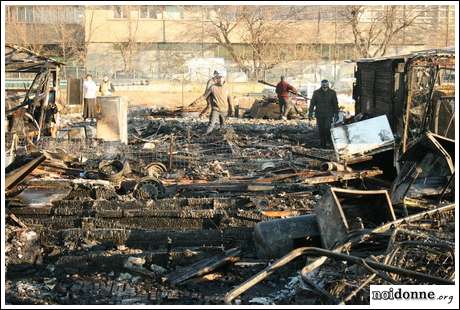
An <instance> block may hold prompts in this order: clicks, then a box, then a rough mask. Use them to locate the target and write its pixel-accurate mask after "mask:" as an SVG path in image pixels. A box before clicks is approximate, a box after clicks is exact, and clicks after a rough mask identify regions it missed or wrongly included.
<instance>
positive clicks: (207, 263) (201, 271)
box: [165, 248, 241, 285]
mask: <svg viewBox="0 0 460 310" xmlns="http://www.w3.org/2000/svg"><path fill="white" fill-rule="evenodd" d="M240 253H241V251H240V250H239V249H238V248H233V249H230V250H228V251H226V252H225V253H224V254H223V255H217V256H213V257H210V258H205V259H202V260H200V261H198V262H196V263H195V264H193V265H191V266H190V267H188V268H186V269H185V270H180V271H174V272H172V273H170V274H168V275H167V276H166V277H165V278H166V280H167V281H168V282H169V283H171V284H172V285H178V284H180V283H182V282H184V281H186V280H188V279H190V278H194V277H199V276H203V275H205V274H207V273H210V272H213V271H214V270H216V269H217V268H219V267H221V266H223V265H226V264H228V263H234V262H236V261H238V260H239V259H240V258H239V255H240Z"/></svg>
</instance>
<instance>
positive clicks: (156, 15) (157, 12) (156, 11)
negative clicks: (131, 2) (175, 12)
mask: <svg viewBox="0 0 460 310" xmlns="http://www.w3.org/2000/svg"><path fill="white" fill-rule="evenodd" d="M162 16H163V8H162V7H157V6H141V7H140V8H139V17H140V18H151V19H162Z"/></svg>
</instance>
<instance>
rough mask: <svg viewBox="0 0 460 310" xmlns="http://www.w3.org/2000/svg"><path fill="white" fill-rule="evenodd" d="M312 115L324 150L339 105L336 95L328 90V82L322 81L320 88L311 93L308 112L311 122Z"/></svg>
mask: <svg viewBox="0 0 460 310" xmlns="http://www.w3.org/2000/svg"><path fill="white" fill-rule="evenodd" d="M313 113H314V114H315V117H316V124H317V127H318V132H319V138H320V143H321V147H323V148H325V147H326V146H327V144H328V143H332V141H331V122H332V120H333V119H337V118H338V113H339V104H338V101H337V94H336V93H335V91H334V90H333V89H330V88H329V81H328V80H322V81H321V88H319V89H317V90H315V91H314V92H313V96H312V98H311V101H310V108H309V110H308V118H309V119H310V120H311V119H312V117H313Z"/></svg>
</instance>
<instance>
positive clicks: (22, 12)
mask: <svg viewBox="0 0 460 310" xmlns="http://www.w3.org/2000/svg"><path fill="white" fill-rule="evenodd" d="M16 20H17V21H18V22H23V23H32V22H33V21H34V11H33V7H32V6H20V7H18V8H17V11H16Z"/></svg>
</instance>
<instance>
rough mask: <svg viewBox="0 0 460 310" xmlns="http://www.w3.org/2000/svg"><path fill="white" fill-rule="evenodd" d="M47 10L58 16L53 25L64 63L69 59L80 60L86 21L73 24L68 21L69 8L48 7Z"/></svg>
mask: <svg viewBox="0 0 460 310" xmlns="http://www.w3.org/2000/svg"><path fill="white" fill-rule="evenodd" d="M46 10H51V12H52V13H53V14H55V15H56V20H55V22H54V23H53V24H52V28H53V31H54V33H55V40H56V42H57V45H58V46H59V54H60V55H61V56H62V60H63V62H67V61H68V60H69V59H77V60H79V58H80V54H81V52H82V50H83V48H84V45H83V43H84V41H85V39H84V36H85V33H84V31H85V30H84V24H83V22H84V21H83V20H82V21H79V22H75V23H71V22H70V21H69V20H66V19H65V12H66V10H67V8H66V7H64V6H56V7H55V8H48V7H47V8H46Z"/></svg>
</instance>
